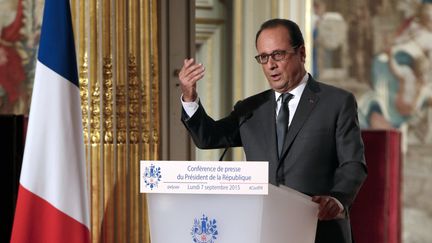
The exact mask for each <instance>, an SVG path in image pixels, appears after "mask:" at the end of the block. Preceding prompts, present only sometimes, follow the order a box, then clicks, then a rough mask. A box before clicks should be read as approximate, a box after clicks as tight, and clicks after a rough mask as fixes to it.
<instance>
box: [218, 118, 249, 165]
mask: <svg viewBox="0 0 432 243" xmlns="http://www.w3.org/2000/svg"><path fill="white" fill-rule="evenodd" d="M251 117H252V112H249V113H247V114H246V115H245V116H244V117H243V119H242V120H241V121H240V124H239V125H238V127H237V129H236V130H235V132H234V134H233V136H236V135H237V134H238V133H239V132H240V127H241V126H242V125H243V124H244V123H245V122H246V121H247V120H249V119H250V118H251ZM230 137H231V136H230ZM225 138H226V137H225ZM226 140H227V142H228V143H229V142H230V141H228V138H226ZM229 148H230V146H227V147H226V148H225V149H224V151H223V153H222V155H221V157H220V158H219V161H222V160H223V157H224V156H225V154H226V152H227V151H228V149H229Z"/></svg>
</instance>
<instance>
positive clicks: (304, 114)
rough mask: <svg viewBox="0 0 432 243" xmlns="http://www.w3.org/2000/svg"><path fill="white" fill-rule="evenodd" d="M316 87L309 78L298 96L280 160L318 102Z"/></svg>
mask: <svg viewBox="0 0 432 243" xmlns="http://www.w3.org/2000/svg"><path fill="white" fill-rule="evenodd" d="M317 89H318V86H317V83H316V81H314V80H313V79H312V78H309V80H308V83H307V85H306V87H305V89H304V91H303V94H302V96H301V98H300V102H299V104H298V106H297V110H296V112H295V114H294V117H293V120H292V121H291V124H290V127H289V129H288V134H287V136H286V138H285V143H284V146H283V150H282V151H283V153H282V156H281V160H280V161H282V160H283V159H284V158H285V156H286V155H287V152H288V150H289V148H290V147H291V145H292V143H293V141H294V140H295V138H296V136H297V134H298V133H299V131H300V130H301V128H302V127H303V124H305V122H306V120H307V119H308V117H309V115H310V113H311V112H312V110H313V109H314V108H315V106H316V104H318V101H319V97H318V96H317V95H316V91H317ZM280 161H279V162H280Z"/></svg>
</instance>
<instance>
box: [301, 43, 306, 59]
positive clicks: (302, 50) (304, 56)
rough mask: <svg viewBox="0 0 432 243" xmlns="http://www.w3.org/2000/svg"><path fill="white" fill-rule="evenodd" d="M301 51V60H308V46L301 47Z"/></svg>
mask: <svg viewBox="0 0 432 243" xmlns="http://www.w3.org/2000/svg"><path fill="white" fill-rule="evenodd" d="M299 52H300V60H301V61H302V62H306V48H305V46H304V45H302V46H300V47H299Z"/></svg>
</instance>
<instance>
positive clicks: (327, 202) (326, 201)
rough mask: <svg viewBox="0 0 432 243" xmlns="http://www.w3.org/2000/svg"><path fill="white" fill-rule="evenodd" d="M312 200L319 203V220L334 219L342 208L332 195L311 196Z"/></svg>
mask: <svg viewBox="0 0 432 243" xmlns="http://www.w3.org/2000/svg"><path fill="white" fill-rule="evenodd" d="M312 201H314V202H316V203H318V204H319V212H318V219H319V220H332V219H336V218H337V217H338V216H340V214H341V213H342V212H343V210H344V209H343V206H342V205H340V203H338V201H337V200H336V199H335V198H334V197H330V196H313V197H312Z"/></svg>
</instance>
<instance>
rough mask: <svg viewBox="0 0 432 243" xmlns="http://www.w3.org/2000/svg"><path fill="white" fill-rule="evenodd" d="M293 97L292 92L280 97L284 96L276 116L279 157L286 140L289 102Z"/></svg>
mask: <svg viewBox="0 0 432 243" xmlns="http://www.w3.org/2000/svg"><path fill="white" fill-rule="evenodd" d="M292 97H293V95H292V94H290V93H284V94H282V95H281V96H280V97H279V99H281V98H282V102H281V107H280V109H279V114H278V116H277V118H276V136H277V143H278V155H279V157H280V156H281V153H282V147H283V144H284V141H285V136H286V133H287V131H288V121H289V109H288V102H289V101H290V100H291V98H292Z"/></svg>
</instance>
